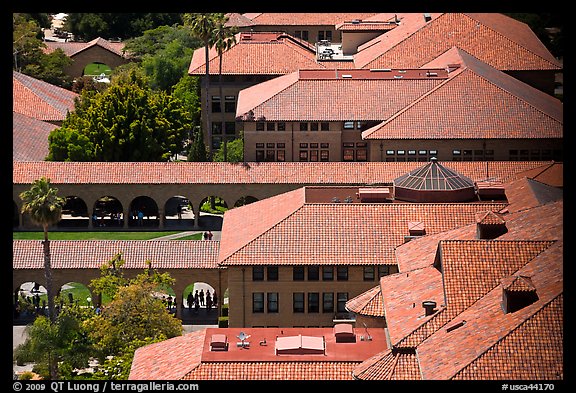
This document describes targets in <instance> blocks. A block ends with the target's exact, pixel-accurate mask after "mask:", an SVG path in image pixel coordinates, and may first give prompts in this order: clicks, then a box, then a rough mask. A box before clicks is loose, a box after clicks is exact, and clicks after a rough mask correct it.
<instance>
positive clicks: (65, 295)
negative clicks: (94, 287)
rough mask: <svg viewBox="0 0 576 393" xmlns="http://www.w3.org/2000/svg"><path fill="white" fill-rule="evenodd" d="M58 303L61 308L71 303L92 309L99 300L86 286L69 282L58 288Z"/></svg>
mask: <svg viewBox="0 0 576 393" xmlns="http://www.w3.org/2000/svg"><path fill="white" fill-rule="evenodd" d="M56 301H57V302H58V304H59V305H60V307H63V306H66V305H69V304H71V303H74V304H76V305H79V306H82V307H92V306H93V305H94V303H95V301H97V299H95V298H94V297H93V296H92V291H90V288H88V287H87V286H86V285H85V284H83V283H81V282H76V281H69V282H67V283H65V284H63V285H62V286H61V287H60V288H58V292H57V293H56Z"/></svg>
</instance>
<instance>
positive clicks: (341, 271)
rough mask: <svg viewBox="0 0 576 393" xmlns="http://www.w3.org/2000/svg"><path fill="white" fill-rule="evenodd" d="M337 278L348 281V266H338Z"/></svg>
mask: <svg viewBox="0 0 576 393" xmlns="http://www.w3.org/2000/svg"><path fill="white" fill-rule="evenodd" d="M336 280H337V281H348V266H338V267H336Z"/></svg>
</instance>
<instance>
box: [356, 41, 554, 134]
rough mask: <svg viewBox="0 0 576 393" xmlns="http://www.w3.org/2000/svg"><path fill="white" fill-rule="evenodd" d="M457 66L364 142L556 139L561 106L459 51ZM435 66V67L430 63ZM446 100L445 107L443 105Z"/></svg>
mask: <svg viewBox="0 0 576 393" xmlns="http://www.w3.org/2000/svg"><path fill="white" fill-rule="evenodd" d="M451 51H456V52H458V55H459V56H460V58H461V61H460V62H459V63H460V64H462V66H461V67H460V68H459V69H457V70H455V71H452V72H451V73H450V77H449V79H448V80H446V81H444V82H442V83H441V84H439V85H438V86H435V87H434V88H433V89H431V90H430V91H429V92H427V93H426V94H424V95H423V96H422V97H421V98H419V99H418V100H415V101H413V102H411V103H410V104H409V105H407V106H406V107H404V108H401V110H400V111H398V112H397V113H395V114H394V116H393V117H391V118H387V119H386V120H385V121H384V122H383V123H381V124H379V125H377V126H375V127H372V128H371V129H368V130H366V131H364V132H363V133H362V137H363V138H364V139H459V138H464V139H478V138H482V139H484V138H486V139H492V138H496V139H508V138H514V139H517V138H522V139H527V138H530V139H533V138H562V137H563V135H564V133H563V104H562V102H561V101H559V100H558V99H556V98H554V97H552V96H550V95H549V94H546V93H543V92H541V91H539V90H537V89H535V88H533V87H531V86H529V85H527V84H525V83H523V82H521V81H519V80H518V79H516V78H513V77H511V76H509V75H507V74H505V73H503V72H501V71H498V70H497V69H495V68H493V67H491V66H489V65H488V64H486V63H483V62H481V61H479V60H478V59H476V58H474V57H473V56H471V55H469V54H468V53H466V52H465V51H463V50H461V49H456V48H452V49H451ZM435 65H436V66H438V65H439V64H438V63H436V64H435ZM446 102H450V105H446Z"/></svg>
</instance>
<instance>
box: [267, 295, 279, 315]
mask: <svg viewBox="0 0 576 393" xmlns="http://www.w3.org/2000/svg"><path fill="white" fill-rule="evenodd" d="M266 297H267V299H268V312H271V313H277V312H278V292H268V293H267V294H266Z"/></svg>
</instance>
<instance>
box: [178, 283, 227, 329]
mask: <svg viewBox="0 0 576 393" xmlns="http://www.w3.org/2000/svg"><path fill="white" fill-rule="evenodd" d="M196 292H197V294H198V296H195V294H196ZM208 293H210V299H213V294H214V293H216V295H217V304H214V303H213V301H211V308H210V309H209V308H208V303H209V301H208V295H207V294H208ZM201 294H203V295H204V298H203V301H202V297H201ZM196 298H198V303H197V302H196ZM189 300H190V301H191V302H190V303H189ZM220 303H221V299H220V294H219V293H218V292H217V288H214V287H213V286H212V285H211V284H209V283H207V282H204V281H196V280H195V281H194V282H193V283H189V284H188V285H187V286H186V287H185V288H184V290H183V291H182V298H181V299H180V305H181V312H180V318H181V319H182V323H183V324H184V325H215V324H217V323H218V309H219V307H220Z"/></svg>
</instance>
